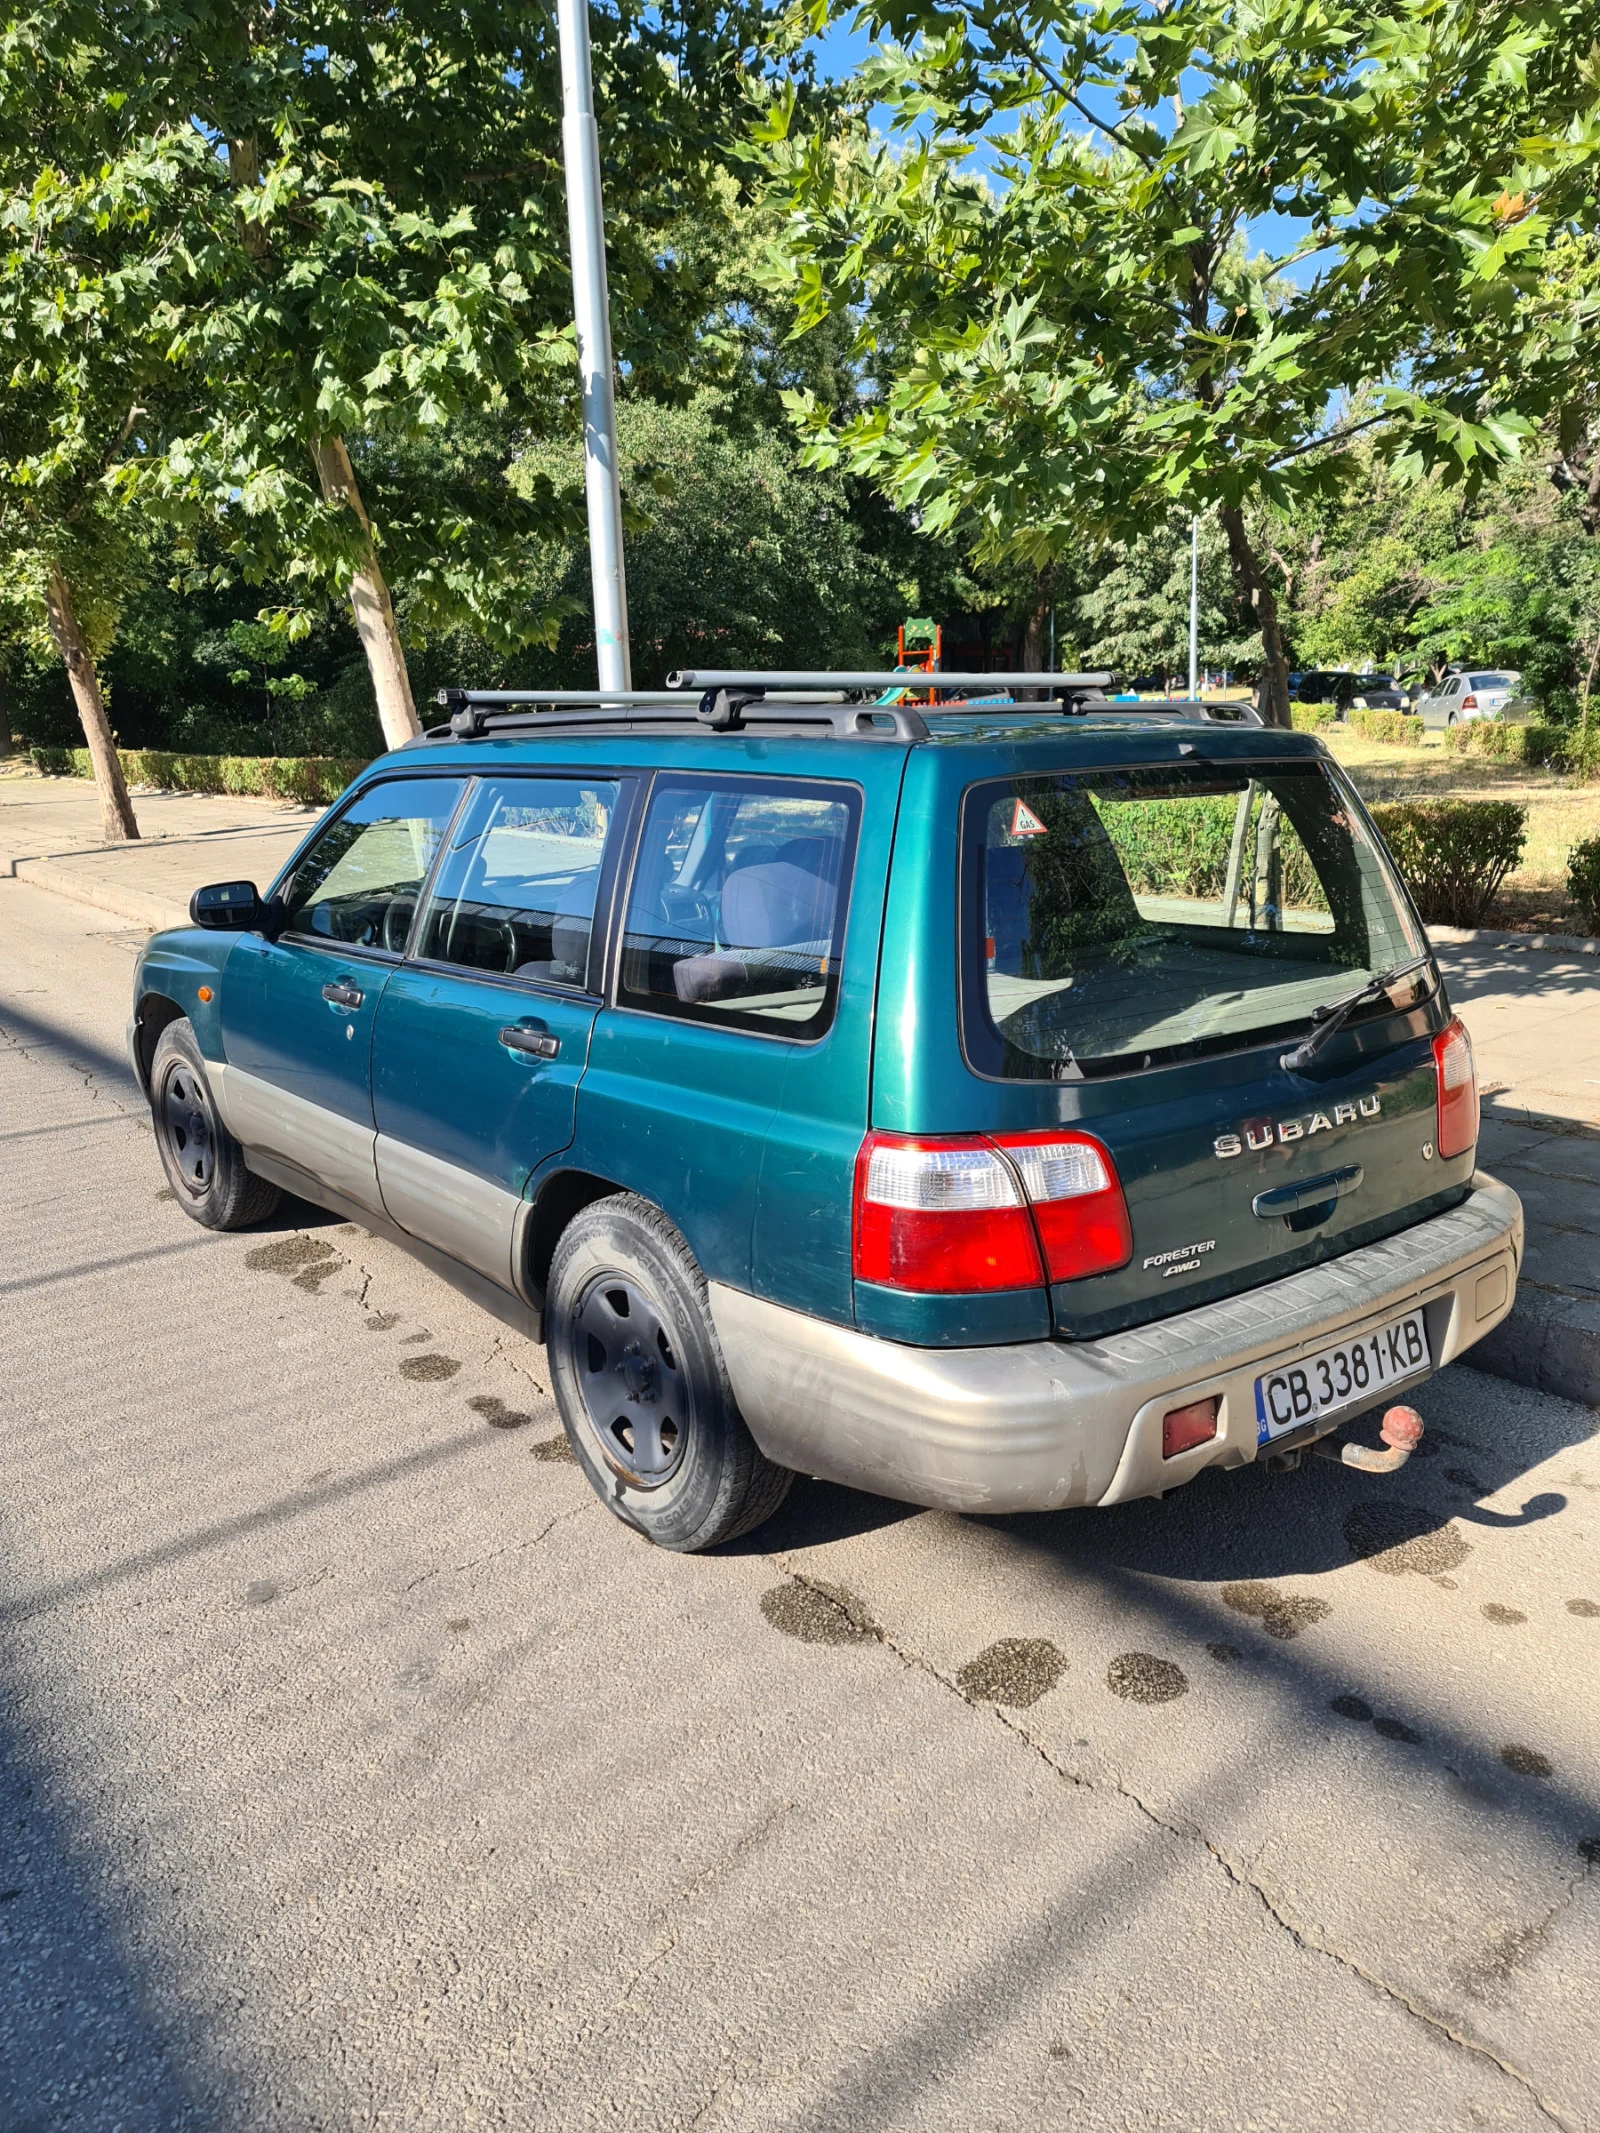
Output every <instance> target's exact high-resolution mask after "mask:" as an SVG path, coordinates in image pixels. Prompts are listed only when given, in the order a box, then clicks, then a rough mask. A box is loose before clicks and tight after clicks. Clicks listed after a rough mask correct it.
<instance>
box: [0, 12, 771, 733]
mask: <svg viewBox="0 0 1600 2133" xmlns="http://www.w3.org/2000/svg"><path fill="white" fill-rule="evenodd" d="M760 23H761V0H748V4H746V0H731V4H728V5H725V4H723V0H670V4H669V5H667V6H666V7H659V6H654V5H651V6H648V7H646V6H641V5H636V4H635V0H619V5H617V6H615V7H613V8H611V9H609V10H606V11H602V12H601V13H599V14H598V15H597V18H596V33H595V71H596V92H597V99H598V100H599V101H600V103H601V106H602V131H603V136H604V140H605V144H606V151H607V163H608V167H607V169H606V171H605V182H606V186H607V197H608V206H609V207H610V209H611V211H612V229H611V241H612V259H613V274H612V291H613V305H614V310H615V313H616V328H617V331H616V340H617V345H618V350H619V355H621V356H622V357H623V359H624V360H627V361H629V362H630V363H631V365H632V366H633V367H634V369H635V371H636V372H639V373H641V374H643V375H646V376H648V375H649V374H650V372H651V369H652V366H657V365H659V366H661V367H663V368H664V369H666V370H667V371H669V372H670V371H671V370H672V369H673V368H674V367H675V366H676V365H678V364H679V363H680V362H681V356H682V337H683V334H684V332H685V331H686V330H687V327H688V323H689V320H690V318H691V317H692V315H693V310H694V302H695V301H697V295H698V292H696V293H695V297H694V298H693V299H692V300H690V301H688V302H682V301H680V300H679V291H678V286H677V282H678V277H677V275H676V273H675V268H674V262H673V259H672V257H671V256H670V251H669V250H668V248H667V247H666V246H665V245H664V243H663V233H664V232H667V231H669V230H670V229H671V228H673V227H674V226H676V225H677V224H678V223H679V222H681V220H682V218H683V216H684V214H685V213H686V211H687V210H688V209H689V208H690V207H691V206H693V205H695V204H696V203H697V202H698V201H700V200H701V199H702V198H704V199H706V200H708V201H709V200H711V199H712V198H713V195H714V188H713V187H711V186H710V184H709V173H710V171H711V170H712V168H713V166H714V164H715V163H716V161H717V160H718V158H719V157H720V156H721V154H722V151H723V149H724V147H725V144H726V141H727V138H728V134H729V130H730V122H731V119H732V115H733V113H734V112H735V111H736V110H738V109H741V108H742V103H741V99H742V96H743V91H744V85H745V82H746V81H747V79H748V75H749V70H750V68H751V66H752V64H754V63H755V60H756V55H757V50H758V43H759V40H758V38H757V36H756V34H755V33H756V31H757V30H758V29H759V26H760ZM31 34H32V35H33V38H34V43H33V46H32V49H31V51H30V52H29V54H28V57H29V60H30V64H31V66H32V68H33V83H34V88H33V94H34V101H35V105H36V107H37V108H39V109H45V108H48V109H49V110H51V111H53V112H55V113H57V114H59V113H62V112H65V111H68V110H71V111H73V112H75V113H77V114H78V117H77V121H76V131H75V132H69V133H68V135H67V139H68V147H69V150H70V154H67V155H59V156H54V159H55V160H57V161H60V162H61V163H62V164H63V167H64V170H65V175H66V177H67V178H68V179H69V180H71V179H72V178H73V177H74V176H78V175H82V174H83V173H84V172H86V171H88V170H89V169H91V168H94V167H105V168H108V169H110V170H112V171H116V170H118V169H121V168H123V167H125V166H127V165H128V164H130V163H131V162H133V161H136V160H139V159H143V160H145V161H149V160H151V159H152V158H155V159H159V161H160V164H161V168H162V170H163V172H164V174H165V181H166V191H165V195H164V197H163V199H162V200H161V201H160V203H159V206H158V208H157V209H156V210H155V211H153V212H152V214H151V215H150V217H149V218H148V220H147V222H146V224H145V226H144V227H143V229H142V231H141V232H138V233H134V232H131V231H130V232H126V233H125V236H126V240H127V241H126V245H125V250H124V254H123V256H122V259H121V262H120V264H121V266H122V268H123V269H124V270H126V271H130V272H131V271H137V272H138V273H140V274H141V275H142V276H143V277H144V278H145V281H146V283H147V284H148V286H149V288H150V290H151V292H152V295H153V298H154V299H156V300H155V301H153V302H152V304H151V305H150V307H149V310H150V323H151V336H150V345H151V346H152V347H155V348H157V349H158V352H159V354H160V356H161V359H162V360H163V361H164V363H165V364H166V365H167V368H168V371H169V374H170V376H171V379H172V380H173V381H174V389H175V391H177V390H178V388H179V387H180V385H181V392H180V394H179V396H180V397H181V398H182V399H183V401H184V403H185V404H186V406H187V407H188V408H189V410H190V415H189V417H188V419H187V420H176V419H175V420H173V421H171V422H169V423H168V424H167V425H166V427H165V429H164V430H163V432H162V434H161V435H160V436H159V437H157V436H154V435H151V436H149V437H144V436H135V438H134V439H132V440H131V442H130V447H129V448H128V449H124V450H123V451H122V452H121V454H120V457H119V458H118V460H117V462H116V464H115V466H114V467H112V468H111V469H109V470H108V471H109V477H110V483H111V486H112V487H113V489H114V490H115V492H116V494H117V495H118V496H119V497H120V498H121V499H122V500H123V501H124V502H128V503H132V504H133V505H135V506H137V507H138V508H140V509H147V510H155V511H160V512H163V513H166V514H167V515H169V516H171V517H173V518H176V519H179V520H182V519H184V518H185V517H189V518H195V517H200V516H204V517H205V518H206V519H207V520H208V521H209V522H210V523H211V524H212V525H213V526H214V528H215V530H216V532H217V534H218V536H219V538H220V540H221V543H222V546H223V548H224V550H225V552H226V553H227V554H228V555H229V556H230V557H231V558H232V562H233V566H234V567H235V568H236V569H238V570H239V571H240V572H241V574H242V575H244V576H245V577H246V578H247V579H249V580H251V581H254V582H263V583H265V582H268V581H273V582H276V583H277V584H279V585H284V584H287V585H288V586H289V587H290V589H291V600H290V605H289V606H287V607H280V608H279V609H278V610H276V613H277V616H278V618H279V619H281V620H282V621H283V622H284V624H285V626H287V627H289V628H291V630H292V629H293V628H295V627H296V626H297V625H298V624H300V623H301V622H302V621H303V610H304V608H305V607H306V606H308V605H310V604H312V603H315V602H318V601H321V600H323V599H326V598H327V597H328V596H330V595H333V596H335V597H342V598H345V599H347V600H348V602H349V606H350V611H351V615H352V618H353V620H354V623H355V626H356V629H357V632H358V634H359V636H360V639H361V642H362V645H363V649H364V651H365V653H366V658H367V664H368V668H369V672H370V675H371V680H372V687H373V693H374V697H375V700H376V703H377V708H378V711H379V715H380V718H381V720H382V724H383V728H384V732H385V735H386V737H387V739H388V740H389V741H390V742H391V744H393V743H396V742H399V741H401V740H404V739H406V738H407V737H408V736H409V735H411V734H412V733H414V732H415V731H416V726H417V719H416V713H415V709H414V706H413V703H412V700H411V688H410V681H409V676H408V671H407V666H406V659H405V650H404V644H403V641H402V627H403V625H404V624H405V623H406V622H407V621H409V622H410V623H411V624H413V625H414V626H415V627H417V628H420V629H424V630H427V629H440V628H444V627H448V626H450V625H451V624H453V623H458V622H464V623H470V624H471V625H472V626H473V627H474V628H475V629H476V630H477V631H478V632H479V634H481V635H483V636H485V637H487V638H489V639H490V640H491V641H494V642H498V643H501V644H506V645H511V644H516V643H518V642H530V641H535V640H538V639H540V638H548V637H550V636H551V635H552V634H553V631H554V627H555V623H556V619H557V618H556V617H555V616H554V615H552V614H550V613H547V612H545V611H543V610H542V609H539V608H538V607H536V606H535V605H532V604H531V603H530V602H529V600H528V598H527V596H526V593H525V591H524V589H523V581H524V578H525V575H526V572H525V567H524V566H525V561H526V556H527V553H528V548H529V544H530V543H531V542H533V541H534V540H535V539H536V538H537V537H539V536H545V537H548V535H549V534H550V533H551V532H552V531H555V532H559V531H561V530H563V529H564V528H565V527H566V525H567V524H568V523H569V522H570V517H571V512H572V509H573V505H574V503H575V502H576V499H564V498H562V497H559V496H557V495H556V494H554V493H553V492H551V491H549V490H548V489H546V490H542V491H541V490H536V491H535V492H534V493H533V494H531V495H529V494H526V493H524V491H523V490H521V489H519V488H517V487H514V486H513V485H512V483H511V482H510V481H509V480H508V479H507V478H506V476H507V474H508V472H509V468H510V465H511V463H512V460H513V458H514V456H515V454H516V452H517V451H518V449H519V448H520V447H521V446H523V445H524V444H525V443H526V442H527V441H528V440H529V439H530V438H535V437H538V436H541V435H544V434H548V433H550V432H551V431H552V430H560V429H562V428H565V427H570V426H571V425H573V424H575V423H576V421H577V414H576V390H575V386H576V375H575V362H574V359H573V355H572V351H571V345H570V339H569V337H568V336H569V334H570V320H571V315H572V298H571V282H570V276H569V269H568V264H567V252H566V202H565V189H564V185H563V181H562V175H561V103H560V86H559V66H558V60H557V53H556V44H555V19H554V11H553V10H549V9H546V8H544V7H542V6H540V5H538V4H537V0H509V4H507V5H503V6H496V7H493V8H484V7H469V8H463V7H460V6H458V5H454V6H453V5H446V4H442V0H398V4H396V5H393V6H386V7H383V8H373V7H370V6H368V5H365V4H364V0H310V4H307V0H274V4H272V5H270V6H269V5H264V4H254V0H246V4H243V5H241V4H238V0H232V4H226V0H195V4H193V5H189V6H186V7H184V8H182V9H168V8H167V7H165V6H164V5H162V4H160V0H111V4H110V5H109V6H106V7H102V8H98V9H91V8H88V7H77V8H71V7H69V8H68V9H66V10H65V11H62V12H60V13H57V14H56V15H53V16H50V17H48V18H47V17H44V16H42V15H41V17H40V18H39V20H38V22H37V23H36V24H35V25H34V26H33V31H32V33H31ZM15 49H17V47H16V46H15V45H13V50H15ZM61 131H62V129H61V127H60V126H59V125H58V128H57V132H58V134H59V133H61ZM30 145H31V144H30ZM25 153H26V150H24V151H23V154H24V155H25ZM53 154H54V151H53V150H52V149H50V148H48V147H46V146H45V144H43V143H41V144H40V152H39V161H40V165H41V167H43V165H44V164H45V163H46V162H48V161H51V160H52V157H53ZM73 156H75V157H76V159H77V160H76V163H75V164H74V162H73V161H72V157H73ZM12 161H13V163H16V162H18V161H19V158H18V157H17V156H15V155H14V156H13V157H12ZM21 175H25V173H22V172H20V171H19V176H21ZM30 197H31V196H30V195H29V194H28V190H27V188H26V186H25V185H22V184H18V186H17V188H16V200H15V205H16V208H17V214H18V216H19V217H20V218H21V221H20V225H19V226H25V225H26V221H27V216H28V213H29V198H30ZM464 434H470V436H471V437H472V438H473V439H475V440H476V443H477V445H478V447H480V448H479V449H476V450H475V451H472V452H465V451H462V450H456V449H454V448H453V447H454V446H455V444H456V441H457V440H458V439H459V438H460V437H461V436H463V435H464ZM429 436H433V437H436V438H442V439H445V440H447V441H448V443H449V444H450V445H451V447H452V449H451V450H450V451H447V453H446V454H445V457H446V458H447V459H449V460H450V462H451V469H452V476H453V479H452V482H451V484H450V485H449V486H448V487H446V488H444V489H442V490H441V489H439V488H437V487H435V486H433V485H431V484H430V483H429V482H428V481H427V480H426V479H420V480H419V470H421V469H425V468H426V467H428V466H429V465H430V464H431V463H432V462H433V461H434V460H435V459H437V457H438V455H430V454H428V453H422V454H418V453H416V452H415V451H412V450H410V449H408V447H409V446H410V445H411V444H413V443H415V442H417V441H418V440H420V439H426V438H427V437H429ZM496 444H498V447H499V450H498V456H497V454H496V451H495V450H494V449H491V448H490V447H493V446H495V445H496ZM579 509H580V510H581V506H579ZM296 602H298V603H299V607H300V612H297V611H296V605H295V603H296ZM397 610H398V618H397Z"/></svg>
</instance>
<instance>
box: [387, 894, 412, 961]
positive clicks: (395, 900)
mask: <svg viewBox="0 0 1600 2133" xmlns="http://www.w3.org/2000/svg"><path fill="white" fill-rule="evenodd" d="M416 915H417V899H416V898H415V897H414V896H392V897H391V898H390V899H389V902H388V904H387V906H386V907H385V910H384V914H383V945H384V946H385V948H387V949H388V950H389V952H390V954H391V955H404V954H405V952H406V942H407V940H408V939H409V938H410V935H411V921H412V920H413V919H414V918H415V917H416Z"/></svg>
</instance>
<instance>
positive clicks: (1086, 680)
mask: <svg viewBox="0 0 1600 2133" xmlns="http://www.w3.org/2000/svg"><path fill="white" fill-rule="evenodd" d="M1115 679H1116V676H1115V675H1114V674H1112V673H1111V672H1110V671H1109V669H1108V670H1105V671H1102V672H1100V673H1095V674H1045V673H1040V672H1038V671H1031V672H1020V671H1019V672H1016V673H1012V672H1006V673H999V674H976V673H967V672H955V673H948V674H946V673H935V674H929V673H926V672H925V671H924V670H923V669H922V668H921V667H898V668H895V669H892V670H882V669H875V670H873V671H871V672H867V671H865V670H859V669H856V668H842V667H841V668H828V667H821V668H784V669H774V670H773V671H772V672H770V673H763V672H762V671H761V670H760V669H759V668H756V667H726V668H724V667H710V668H706V667H681V668H679V669H678V671H677V672H676V673H673V674H669V675H668V676H667V688H668V689H669V690H670V691H673V692H674V693H681V694H688V693H690V692H692V691H698V692H701V693H703V692H704V691H705V690H707V689H761V690H765V691H766V692H767V693H768V694H769V695H770V694H771V693H772V692H773V691H774V690H778V689H781V690H784V691H788V690H790V689H852V690H854V689H918V690H921V689H938V690H946V689H961V690H972V689H985V690H990V691H999V690H1011V689H1040V690H1043V691H1045V692H1046V693H1047V694H1049V693H1052V692H1053V693H1055V694H1057V695H1062V694H1068V693H1070V694H1072V695H1080V694H1086V693H1089V692H1091V691H1094V690H1101V689H1109V688H1110V687H1111V685H1112V683H1113V682H1114V680H1115Z"/></svg>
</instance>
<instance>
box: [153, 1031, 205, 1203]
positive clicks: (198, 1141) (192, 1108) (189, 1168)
mask: <svg viewBox="0 0 1600 2133" xmlns="http://www.w3.org/2000/svg"><path fill="white" fill-rule="evenodd" d="M161 1137H162V1140H163V1141H164V1142H165V1144H166V1149H167V1154H168V1156H169V1157H170V1158H171V1162H172V1167H173V1169H174V1171H175V1172H176V1173H177V1175H178V1177H179V1178H181V1179H182V1181H183V1184H184V1187H185V1189H186V1190H187V1191H189V1192H192V1193H193V1194H194V1195H195V1197H196V1199H199V1198H200V1197H201V1196H202V1194H204V1193H207V1192H209V1191H210V1189H211V1181H212V1179H213V1178H214V1177H215V1176H216V1174H217V1137H216V1132H215V1129H214V1127H213V1126H212V1123H211V1099H210V1097H209V1095H208V1093H207V1091H206V1089H205V1087H204V1085H203V1084H202V1082H201V1080H200V1076H199V1075H198V1074H197V1073H196V1072H195V1070H194V1068H193V1067H192V1066H190V1065H189V1064H188V1062H187V1061H185V1060H179V1061H178V1062H177V1063H176V1064H175V1065H173V1066H171V1067H169V1068H168V1070H167V1073H166V1076H165V1078H164V1080H163V1081H162V1084H161Z"/></svg>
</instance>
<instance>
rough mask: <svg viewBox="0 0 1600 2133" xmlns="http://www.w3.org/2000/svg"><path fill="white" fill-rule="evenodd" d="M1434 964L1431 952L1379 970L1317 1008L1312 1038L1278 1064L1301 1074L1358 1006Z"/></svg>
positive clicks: (1284, 1055) (1290, 1072)
mask: <svg viewBox="0 0 1600 2133" xmlns="http://www.w3.org/2000/svg"><path fill="white" fill-rule="evenodd" d="M1432 961H1433V954H1432V951H1431V950H1430V951H1429V953H1428V954H1427V955H1416V956H1413V957H1412V958H1411V961H1410V962H1409V963H1396V965H1395V967H1394V968H1393V970H1380V971H1379V972H1378V974H1377V976H1376V977H1373V978H1368V980H1367V982H1366V983H1365V985H1361V986H1358V987H1357V988H1356V990H1355V991H1354V992H1352V993H1347V994H1346V995H1345V997H1344V998H1343V999H1342V1000H1337V1001H1335V1003H1334V1004H1333V1006H1332V1007H1318V1008H1314V1009H1313V1010H1312V1015H1311V1020H1312V1024H1313V1028H1312V1031H1311V1034H1310V1036H1309V1037H1306V1038H1304V1039H1302V1041H1301V1042H1300V1043H1299V1044H1297V1045H1296V1046H1295V1048H1294V1050H1293V1051H1292V1052H1285V1053H1284V1054H1283V1057H1282V1058H1281V1059H1280V1060H1279V1061H1278V1064H1279V1065H1280V1066H1281V1067H1282V1068H1283V1069H1284V1071H1285V1073H1288V1074H1298V1073H1299V1072H1300V1070H1301V1068H1302V1067H1308V1066H1309V1065H1310V1064H1311V1062H1312V1060H1313V1059H1315V1058H1316V1056H1317V1054H1318V1052H1320V1051H1321V1049H1322V1047H1323V1046H1324V1045H1325V1044H1326V1043H1327V1041H1328V1039H1329V1038H1330V1037H1331V1036H1332V1035H1333V1033H1334V1031H1335V1030H1336V1029H1342V1028H1343V1027H1344V1025H1345V1023H1346V1022H1348V1021H1349V1019H1350V1017H1351V1016H1352V1015H1353V1014H1354V1013H1355V1011H1356V1009H1357V1008H1358V1007H1364V1006H1365V1005H1366V1003H1367V1002H1368V1001H1369V1000H1375V999H1376V998H1377V997H1378V995H1379V993H1384V992H1387V991H1388V990H1389V988H1390V986H1391V985H1398V984H1399V982H1400V980H1401V979H1402V978H1409V977H1410V976H1411V975H1412V974H1413V972H1415V971H1418V970H1424V969H1426V968H1427V966H1428V965H1429V964H1430V963H1431V962H1432Z"/></svg>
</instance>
